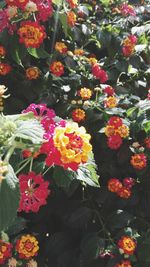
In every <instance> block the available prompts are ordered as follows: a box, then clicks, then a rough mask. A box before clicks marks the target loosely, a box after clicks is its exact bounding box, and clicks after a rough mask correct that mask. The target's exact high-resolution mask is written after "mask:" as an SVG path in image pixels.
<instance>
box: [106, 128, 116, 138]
mask: <svg viewBox="0 0 150 267" xmlns="http://www.w3.org/2000/svg"><path fill="white" fill-rule="evenodd" d="M115 133H116V130H115V127H114V126H113V125H107V126H106V127H105V135H106V136H107V137H109V136H112V135H114V134H115Z"/></svg>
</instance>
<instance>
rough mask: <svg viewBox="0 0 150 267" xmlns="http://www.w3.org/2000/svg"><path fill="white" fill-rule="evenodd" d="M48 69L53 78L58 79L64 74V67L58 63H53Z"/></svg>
mask: <svg viewBox="0 0 150 267" xmlns="http://www.w3.org/2000/svg"><path fill="white" fill-rule="evenodd" d="M49 68H50V71H51V72H52V74H54V75H55V76H58V77H59V76H61V75H62V74H64V65H63V64H62V63H61V62H60V61H54V62H53V63H52V64H51V65H50V67H49Z"/></svg>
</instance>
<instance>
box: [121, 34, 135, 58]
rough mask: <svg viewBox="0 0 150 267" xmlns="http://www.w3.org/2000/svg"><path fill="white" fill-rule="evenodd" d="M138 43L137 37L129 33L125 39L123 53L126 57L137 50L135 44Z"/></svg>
mask: <svg viewBox="0 0 150 267" xmlns="http://www.w3.org/2000/svg"><path fill="white" fill-rule="evenodd" d="M136 44H137V37H136V36H135V35H129V36H128V37H126V38H125V39H124V40H123V47H122V53H123V55H124V56H125V57H130V56H132V55H133V54H134V52H135V45H136Z"/></svg>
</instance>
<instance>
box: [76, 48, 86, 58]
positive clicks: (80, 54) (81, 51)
mask: <svg viewBox="0 0 150 267" xmlns="http://www.w3.org/2000/svg"><path fill="white" fill-rule="evenodd" d="M84 53H85V52H84V50H83V49H80V48H79V49H75V50H74V55H75V56H83V55H84Z"/></svg>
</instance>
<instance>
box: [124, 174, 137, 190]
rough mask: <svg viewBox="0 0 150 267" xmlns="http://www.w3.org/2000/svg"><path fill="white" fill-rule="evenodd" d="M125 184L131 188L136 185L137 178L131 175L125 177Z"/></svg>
mask: <svg viewBox="0 0 150 267" xmlns="http://www.w3.org/2000/svg"><path fill="white" fill-rule="evenodd" d="M123 184H124V186H125V187H127V188H129V189H131V188H132V186H133V185H135V180H134V179H133V178H131V177H127V178H124V179H123Z"/></svg>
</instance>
